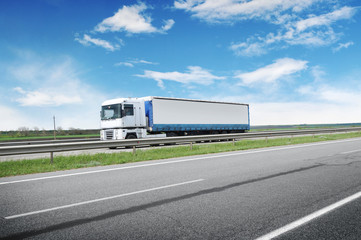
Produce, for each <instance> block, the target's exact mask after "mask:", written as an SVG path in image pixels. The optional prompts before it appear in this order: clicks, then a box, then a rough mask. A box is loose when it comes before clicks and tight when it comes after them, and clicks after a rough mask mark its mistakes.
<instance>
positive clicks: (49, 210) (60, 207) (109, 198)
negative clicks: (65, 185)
mask: <svg viewBox="0 0 361 240" xmlns="http://www.w3.org/2000/svg"><path fill="white" fill-rule="evenodd" d="M201 181H204V179H197V180H193V181H188V182H182V183H176V184H171V185H166V186H161V187H155V188H150V189H145V190H140V191H136V192H130V193H123V194H119V195H115V196H110V197H105V198H98V199H94V200H90V201H84V202H79V203H73V204H69V205H63V206H59V207H53V208H47V209H43V210H38V211H33V212H27V213H22V214H17V215H12V216H8V217H5V219H6V220H9V219H14V218H20V217H25V216H30V215H35V214H39V213H45V212H51V211H55V210H59V209H64V208H71V207H76V206H81V205H85V204H90V203H96V202H101V201H107V200H111V199H114V198H120V197H126V196H130V195H135V194H140V193H146V192H151V191H156V190H161V189H165V188H171V187H177V186H181V185H186V184H191V183H196V182H201Z"/></svg>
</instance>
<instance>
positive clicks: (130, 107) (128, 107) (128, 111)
mask: <svg viewBox="0 0 361 240" xmlns="http://www.w3.org/2000/svg"><path fill="white" fill-rule="evenodd" d="M124 113H125V116H133V115H134V110H133V104H124Z"/></svg>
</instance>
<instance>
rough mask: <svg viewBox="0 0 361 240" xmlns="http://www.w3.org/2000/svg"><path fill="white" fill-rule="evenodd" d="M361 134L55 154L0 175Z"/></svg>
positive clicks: (7, 167) (0, 168) (6, 166)
mask: <svg viewBox="0 0 361 240" xmlns="http://www.w3.org/2000/svg"><path fill="white" fill-rule="evenodd" d="M356 137H361V132H352V133H342V134H326V135H317V136H303V137H287V138H274V139H257V140H241V141H237V142H235V144H234V145H233V143H232V142H220V143H214V144H198V145H193V149H192V150H191V149H190V147H189V146H176V147H170V148H150V149H142V150H140V149H138V150H137V151H136V154H133V153H131V152H120V153H98V154H94V155H88V154H84V155H75V156H56V157H54V163H53V164H50V160H49V159H48V158H44V159H33V160H22V161H6V162H0V177H7V176H16V175H24V174H32V173H43V172H52V171H61V170H69V169H76V168H86V167H94V166H105V165H112V164H122V163H130V162H139V161H148V160H155V159H166V158H175V157H184V156H191V155H200V154H209V153H219V152H229V151H238V150H247V149H256V148H264V147H273V146H282V145H292V144H301V143H312V142H320V141H329V140H339V139H347V138H356Z"/></svg>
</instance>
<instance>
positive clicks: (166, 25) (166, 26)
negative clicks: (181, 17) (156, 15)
mask: <svg viewBox="0 0 361 240" xmlns="http://www.w3.org/2000/svg"><path fill="white" fill-rule="evenodd" d="M174 23H175V21H174V20H173V19H168V20H166V21H164V26H163V27H162V30H163V32H166V31H168V30H169V29H171V28H172V27H173V25H174Z"/></svg>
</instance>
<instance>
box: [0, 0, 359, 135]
mask: <svg viewBox="0 0 361 240" xmlns="http://www.w3.org/2000/svg"><path fill="white" fill-rule="evenodd" d="M360 5H361V4H360V2H359V1H357V0H353V1H352V0H350V1H348V0H346V1H341V0H339V1H338V0H274V1H268V0H242V1H241V0H239V1H236V0H223V1H221V0H176V1H120V0H118V1H111V0H109V1H85V0H83V1H82V0H78V1H70V0H33V1H27V0H23V1H20V0H13V1H1V2H0V22H1V24H0V31H1V35H0V73H1V74H0V81H1V85H0V111H1V113H2V114H1V115H2V117H1V120H0V130H11V129H17V128H19V127H22V126H26V127H29V128H33V127H38V128H40V129H41V128H45V129H51V128H52V118H53V115H55V116H56V119H57V125H58V126H61V127H63V128H64V129H67V128H70V127H75V128H99V126H100V124H99V109H100V104H101V103H102V102H103V101H104V100H107V99H111V98H117V97H144V96H164V97H177V98H192V99H204V100H217V101H231V102H241V103H249V104H250V114H251V124H252V125H268V124H304V123H307V124H314V123H353V122H361V79H360V76H361V61H360V56H361V30H360V29H361V28H360V24H361V13H360V11H361V8H360Z"/></svg>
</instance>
